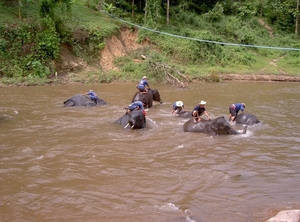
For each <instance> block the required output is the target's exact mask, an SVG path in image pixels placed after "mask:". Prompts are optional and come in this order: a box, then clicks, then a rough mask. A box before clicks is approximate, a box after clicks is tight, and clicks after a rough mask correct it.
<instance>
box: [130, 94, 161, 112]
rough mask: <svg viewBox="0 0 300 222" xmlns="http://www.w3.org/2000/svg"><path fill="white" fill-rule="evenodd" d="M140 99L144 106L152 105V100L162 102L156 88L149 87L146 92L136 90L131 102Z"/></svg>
mask: <svg viewBox="0 0 300 222" xmlns="http://www.w3.org/2000/svg"><path fill="white" fill-rule="evenodd" d="M134 101H141V102H142V103H143V104H144V107H145V108H150V107H152V105H153V101H157V102H159V103H162V102H163V101H162V100H161V98H160V94H159V92H158V90H156V89H149V90H148V92H147V93H141V92H136V93H135V94H134V96H133V98H132V101H131V102H134Z"/></svg>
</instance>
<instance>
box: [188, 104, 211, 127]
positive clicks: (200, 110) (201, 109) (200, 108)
mask: <svg viewBox="0 0 300 222" xmlns="http://www.w3.org/2000/svg"><path fill="white" fill-rule="evenodd" d="M205 104H206V102H205V101H203V100H202V101H201V102H200V103H199V105H197V106H196V107H195V108H194V109H193V112H192V116H193V117H194V123H196V122H198V121H201V118H200V116H202V115H203V114H205V115H206V116H207V118H208V119H210V117H209V115H208V114H207V112H206V109H205Z"/></svg>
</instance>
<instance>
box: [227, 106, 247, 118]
mask: <svg viewBox="0 0 300 222" xmlns="http://www.w3.org/2000/svg"><path fill="white" fill-rule="evenodd" d="M245 108H246V105H245V103H234V104H231V105H230V106H229V113H230V114H229V121H230V122H233V121H234V120H235V118H236V116H237V115H238V113H239V111H242V112H244V110H245Z"/></svg>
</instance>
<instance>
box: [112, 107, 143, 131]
mask: <svg viewBox="0 0 300 222" xmlns="http://www.w3.org/2000/svg"><path fill="white" fill-rule="evenodd" d="M116 122H117V123H118V124H121V125H122V126H123V127H124V128H127V127H128V126H129V127H130V128H131V129H141V128H145V127H146V117H145V115H144V113H143V111H142V110H133V111H131V112H127V113H125V114H124V115H123V116H122V117H120V118H119V119H118V120H117V121H116Z"/></svg>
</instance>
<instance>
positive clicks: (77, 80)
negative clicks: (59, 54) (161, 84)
mask: <svg viewBox="0 0 300 222" xmlns="http://www.w3.org/2000/svg"><path fill="white" fill-rule="evenodd" d="M82 73H84V72H81V73H80V74H78V73H77V74H75V73H71V74H67V75H65V76H63V77H55V78H52V79H44V80H41V79H39V80H38V81H35V80H29V81H26V80H24V79H23V80H22V81H20V80H19V79H18V80H17V79H15V80H14V79H11V81H8V82H7V84H5V83H3V82H0V88H2V87H21V86H38V85H76V84H80V85H82V84H100V83H103V82H97V81H95V82H93V81H92V80H87V79H88V77H87V75H86V74H82ZM78 76H80V77H78ZM150 78H151V77H150ZM218 78H219V81H218V82H227V81H240V82H300V76H288V75H264V74H251V75H246V74H219V75H218ZM84 80H87V81H84ZM111 82H136V81H134V80H132V81H131V80H123V79H116V80H113V81H111ZM111 82H105V83H107V84H109V83H111ZM154 82H155V81H154ZM197 82H211V81H207V80H206V79H205V78H201V79H200V78H194V79H191V82H190V83H197Z"/></svg>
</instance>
